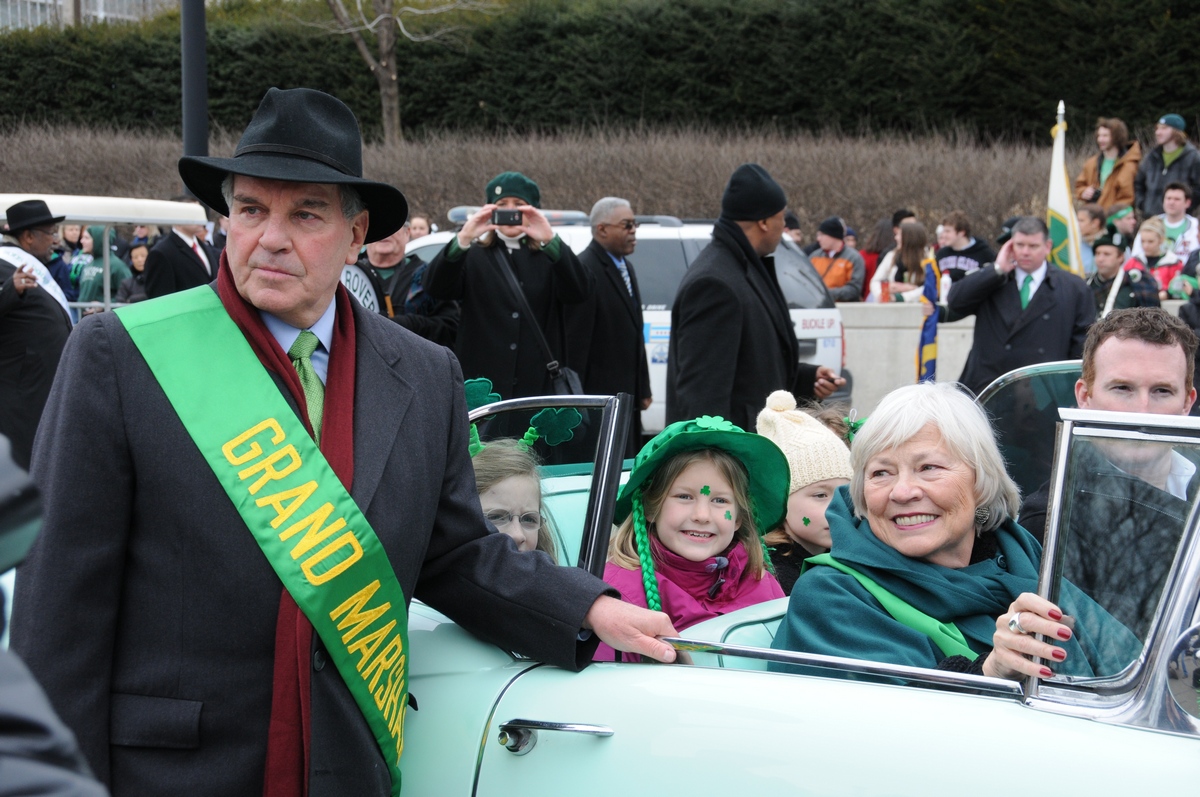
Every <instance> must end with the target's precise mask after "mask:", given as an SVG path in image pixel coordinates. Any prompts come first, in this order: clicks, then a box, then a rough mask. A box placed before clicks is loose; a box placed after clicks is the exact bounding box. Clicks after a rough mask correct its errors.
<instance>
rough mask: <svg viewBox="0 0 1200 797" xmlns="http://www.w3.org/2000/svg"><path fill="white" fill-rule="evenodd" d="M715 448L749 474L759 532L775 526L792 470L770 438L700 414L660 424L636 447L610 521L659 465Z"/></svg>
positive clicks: (623, 513) (625, 510)
mask: <svg viewBox="0 0 1200 797" xmlns="http://www.w3.org/2000/svg"><path fill="white" fill-rule="evenodd" d="M702 448H719V449H721V450H722V451H725V452H726V453H728V454H731V455H733V456H734V457H736V458H737V459H738V460H740V461H741V463H742V464H743V465H744V466H745V467H746V472H747V473H748V474H749V476H750V501H751V503H752V504H753V505H754V511H755V522H756V523H757V525H758V532H759V534H765V533H766V532H768V531H770V530H771V529H773V528H775V527H776V526H778V525H779V523H780V521H782V520H783V517H784V515H786V514H787V501H788V487H789V486H790V483H791V471H790V470H789V469H788V461H787V457H785V456H784V455H783V451H782V450H781V449H780V448H779V446H777V445H775V441H773V440H771V439H770V438H769V437H763V436H762V435H758V434H752V433H750V432H746V431H744V430H742V429H741V427H738V426H735V425H734V424H732V423H730V422H729V421H727V420H725V419H724V418H722V417H720V416H709V415H704V416H702V417H699V418H696V419H695V420H692V421H676V422H675V423H673V424H671V425H670V426H668V427H667V428H666V429H663V430H662V431H661V432H659V433H658V434H657V435H655V437H654V439H653V440H651V441H650V442H649V443H646V445H645V446H644V447H643V448H642V450H641V451H639V452H638V455H637V458H636V459H634V461H633V470H632V471H630V473H629V481H627V482H626V483H625V486H624V487H623V488H622V489H621V494H620V495H619V496H618V497H617V507H616V515H615V517H614V518H613V520H614V522H616V523H621V522H623V521H624V520H625V518H627V517H629V513H630V512H631V511H632V509H633V494H634V492H635V491H637V490H638V489H640V488H641V487H642V485H644V484H645V483H646V482H647V481H648V480H649V478H650V477H651V476H652V475H653V474H654V472H655V471H656V470H658V469H659V467H660V466H661V465H662V464H663V463H664V462H666V461H667V460H668V459H670V458H671V457H673V456H675V455H676V454H679V453H682V452H684V451H696V450H698V449H702Z"/></svg>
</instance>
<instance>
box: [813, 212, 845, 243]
mask: <svg viewBox="0 0 1200 797" xmlns="http://www.w3.org/2000/svg"><path fill="white" fill-rule="evenodd" d="M817 232H819V233H824V234H825V235H828V236H829V237H830V238H837V239H839V240H841V239H843V238H845V237H846V225H845V224H843V223H842V220H841V219H839V218H838V217H837V216H830V217H829V218H827V219H825V221H823V222H821V226H820V227H817Z"/></svg>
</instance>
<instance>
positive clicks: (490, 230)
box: [425, 172, 592, 398]
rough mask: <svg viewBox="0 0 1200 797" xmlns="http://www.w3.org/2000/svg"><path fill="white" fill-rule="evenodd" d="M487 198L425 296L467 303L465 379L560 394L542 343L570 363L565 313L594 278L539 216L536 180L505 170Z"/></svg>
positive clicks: (515, 391)
mask: <svg viewBox="0 0 1200 797" xmlns="http://www.w3.org/2000/svg"><path fill="white" fill-rule="evenodd" d="M485 197H486V198H485V202H486V204H484V206H483V207H481V208H480V209H479V210H478V211H477V212H476V213H475V214H474V215H473V216H471V217H470V218H469V219H467V222H466V224H464V225H463V228H462V229H461V230H459V232H458V235H457V236H456V237H455V238H451V239H450V242H449V243H448V244H446V247H445V248H444V249H443V250H442V251H441V252H439V253H438V254H437V256H436V257H434V258H433V261H432V262H430V264H429V268H428V269H427V270H426V272H425V290H426V291H428V292H429V295H430V296H432V297H434V298H435V299H444V300H449V299H455V300H458V301H460V302H462V323H461V324H460V325H459V327H458V337H457V339H456V341H455V344H454V352H455V354H457V355H458V359H459V362H460V363H461V364H462V369H463V376H464V377H465V378H467V379H472V378H476V377H484V378H487V379H490V380H491V381H492V385H493V386H495V388H496V390H497V392H499V393H500V395H502V396H504V397H505V398H519V397H521V396H539V395H546V394H552V393H554V392H555V391H554V387H553V384H552V379H551V375H550V372H549V370H548V369H547V367H546V365H547V362H548V361H549V360H548V359H547V356H546V351H545V346H543V345H542V339H543V338H544V340H545V343H546V345H548V346H549V349H550V353H551V354H552V355H553V359H554V360H557V362H558V363H559V364H560V365H563V366H566V365H569V364H570V353H569V352H567V351H565V341H566V335H565V334H564V330H563V310H564V306H565V305H570V304H578V303H579V302H582V301H583V300H584V299H585V298H587V296H588V294H589V293H590V292H591V290H592V276H591V273H590V272H588V271H587V270H585V269H584V268H583V266H582V265H580V263H579V259H578V258H576V257H575V253H574V252H572V251H571V248H570V247H569V246H567V245H566V244H565V243H563V241H562V239H561V238H559V237H558V235H557V234H556V233H555V232H554V230H553V229H552V228H551V226H550V222H549V221H547V220H546V217H545V216H544V215H543V214H542V212H541V211H540V210H538V207H539V206H540V205H541V191H540V190H539V189H538V186H537V183H535V182H534V181H533V180H530V179H529V178H528V177H526V176H525V175H523V174H521V173H520V172H504V173H502V174H499V175H497V176H496V177H494V178H492V180H491V182H489V183H488V184H487V189H486V193H485ZM514 280H515V281H514ZM518 290H519V291H521V294H522V295H518V293H517V291H518ZM526 308H528V310H526ZM530 313H532V315H533V317H532V318H528V317H527V316H529V314H530ZM535 324H536V327H535V326H534V325H535ZM539 332H540V333H541V335H540V336H539V334H538V333H539Z"/></svg>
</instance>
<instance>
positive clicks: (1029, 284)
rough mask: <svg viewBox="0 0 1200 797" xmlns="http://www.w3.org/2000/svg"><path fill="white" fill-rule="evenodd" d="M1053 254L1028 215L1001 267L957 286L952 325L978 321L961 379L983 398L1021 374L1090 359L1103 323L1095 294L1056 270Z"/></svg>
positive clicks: (1039, 224) (1042, 226) (1004, 251)
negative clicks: (1094, 329)
mask: <svg viewBox="0 0 1200 797" xmlns="http://www.w3.org/2000/svg"><path fill="white" fill-rule="evenodd" d="M1049 254H1050V235H1049V232H1048V231H1047V230H1046V225H1045V224H1044V223H1043V222H1042V220H1041V219H1038V218H1035V217H1033V216H1026V217H1025V218H1022V219H1019V220H1018V221H1017V222H1016V223H1015V224H1014V225H1013V227H1012V237H1011V238H1010V239H1009V240H1007V241H1005V242H1004V246H1003V247H1002V248H1001V249H1000V254H999V255H998V256H997V257H996V262H995V263H992V264H988V265H986V266H984V267H983V268H981V269H979V270H978V271H975V272H973V273H971V274H968V275H967V276H965V277H963V278H962V279H960V280H959V281H958V282H956V283H954V286H953V287H951V288H950V296H949V300H948V309H949V320H951V321H954V320H957V319H959V318H965V317H966V316H969V315H974V316H975V339H974V342H973V343H972V345H971V353H970V354H969V355H968V356H967V365H966V367H965V368H964V369H963V372H962V376H961V377H960V378H959V381H960V382H962V383H963V385H965V386H966V387H967V388H968V389H969V390H971V391H972V392H974V393H975V394H976V395H978V394H979V392H980V391H982V390H983V389H984V388H985V387H987V386H988V385H989V384H991V382H992V380H994V379H995V378H996V377H998V376H1001V375H1003V374H1006V373H1008V372H1009V371H1011V370H1013V369H1014V368H1020V367H1021V366H1024V365H1033V364H1035V363H1043V362H1052V361H1054V360H1071V359H1075V358H1078V357H1079V356H1080V354H1082V353H1083V339H1084V337H1085V336H1086V335H1087V331H1088V327H1090V326H1091V325H1092V322H1093V321H1095V320H1096V305H1095V302H1094V301H1093V300H1092V292H1091V289H1090V288H1088V286H1087V283H1085V282H1084V281H1083V280H1082V279H1080V278H1079V277H1077V276H1075V275H1074V274H1070V273H1068V272H1066V271H1063V270H1062V269H1059V268H1055V267H1053V266H1050V265H1049V264H1048V263H1047V262H1046V257H1047V256H1048V255H1049Z"/></svg>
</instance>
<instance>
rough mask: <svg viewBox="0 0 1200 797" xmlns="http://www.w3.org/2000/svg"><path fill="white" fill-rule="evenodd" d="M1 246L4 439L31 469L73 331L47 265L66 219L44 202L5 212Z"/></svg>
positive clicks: (0, 424)
mask: <svg viewBox="0 0 1200 797" xmlns="http://www.w3.org/2000/svg"><path fill="white" fill-rule="evenodd" d="M5 217H6V219H7V222H8V230H7V233H6V235H7V238H8V240H9V241H10V242H11V243H6V244H5V245H3V246H0V434H3V435H5V436H6V437H8V439H9V440H10V441H11V442H12V453H13V459H15V460H16V461H17V464H19V465H20V466H21V467H22V468H26V469H28V468H29V460H30V456H31V455H32V452H33V435H34V432H36V431H37V427H38V422H39V420H40V419H41V417H42V408H43V407H44V406H45V404H46V397H47V396H49V395H50V384H51V383H52V382H53V381H54V374H55V372H56V371H57V370H58V361H59V358H60V357H61V356H62V350H63V346H64V345H66V342H67V335H69V334H70V332H71V317H70V316H69V315H68V314H67V305H66V298H65V297H64V296H63V295H62V291H61V290H59V289H58V285H57V284H56V283H55V282H54V280H53V278H52V277H51V276H50V273H49V272H48V271H47V270H46V269H45V267H44V266H43V263H44V262H46V261H47V260H49V257H50V252H51V249H52V247H53V245H54V234H55V232H56V230H57V225H58V224H59V222H61V221H62V220H63V218H64V217H62V216H55V215H53V214H51V213H50V209H49V208H48V207H47V206H46V203H45V202H43V201H42V200H40V199H29V200H25V201H24V202H18V203H17V204H15V205H13V206H12V207H10V208H8V210H6V211H5Z"/></svg>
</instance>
